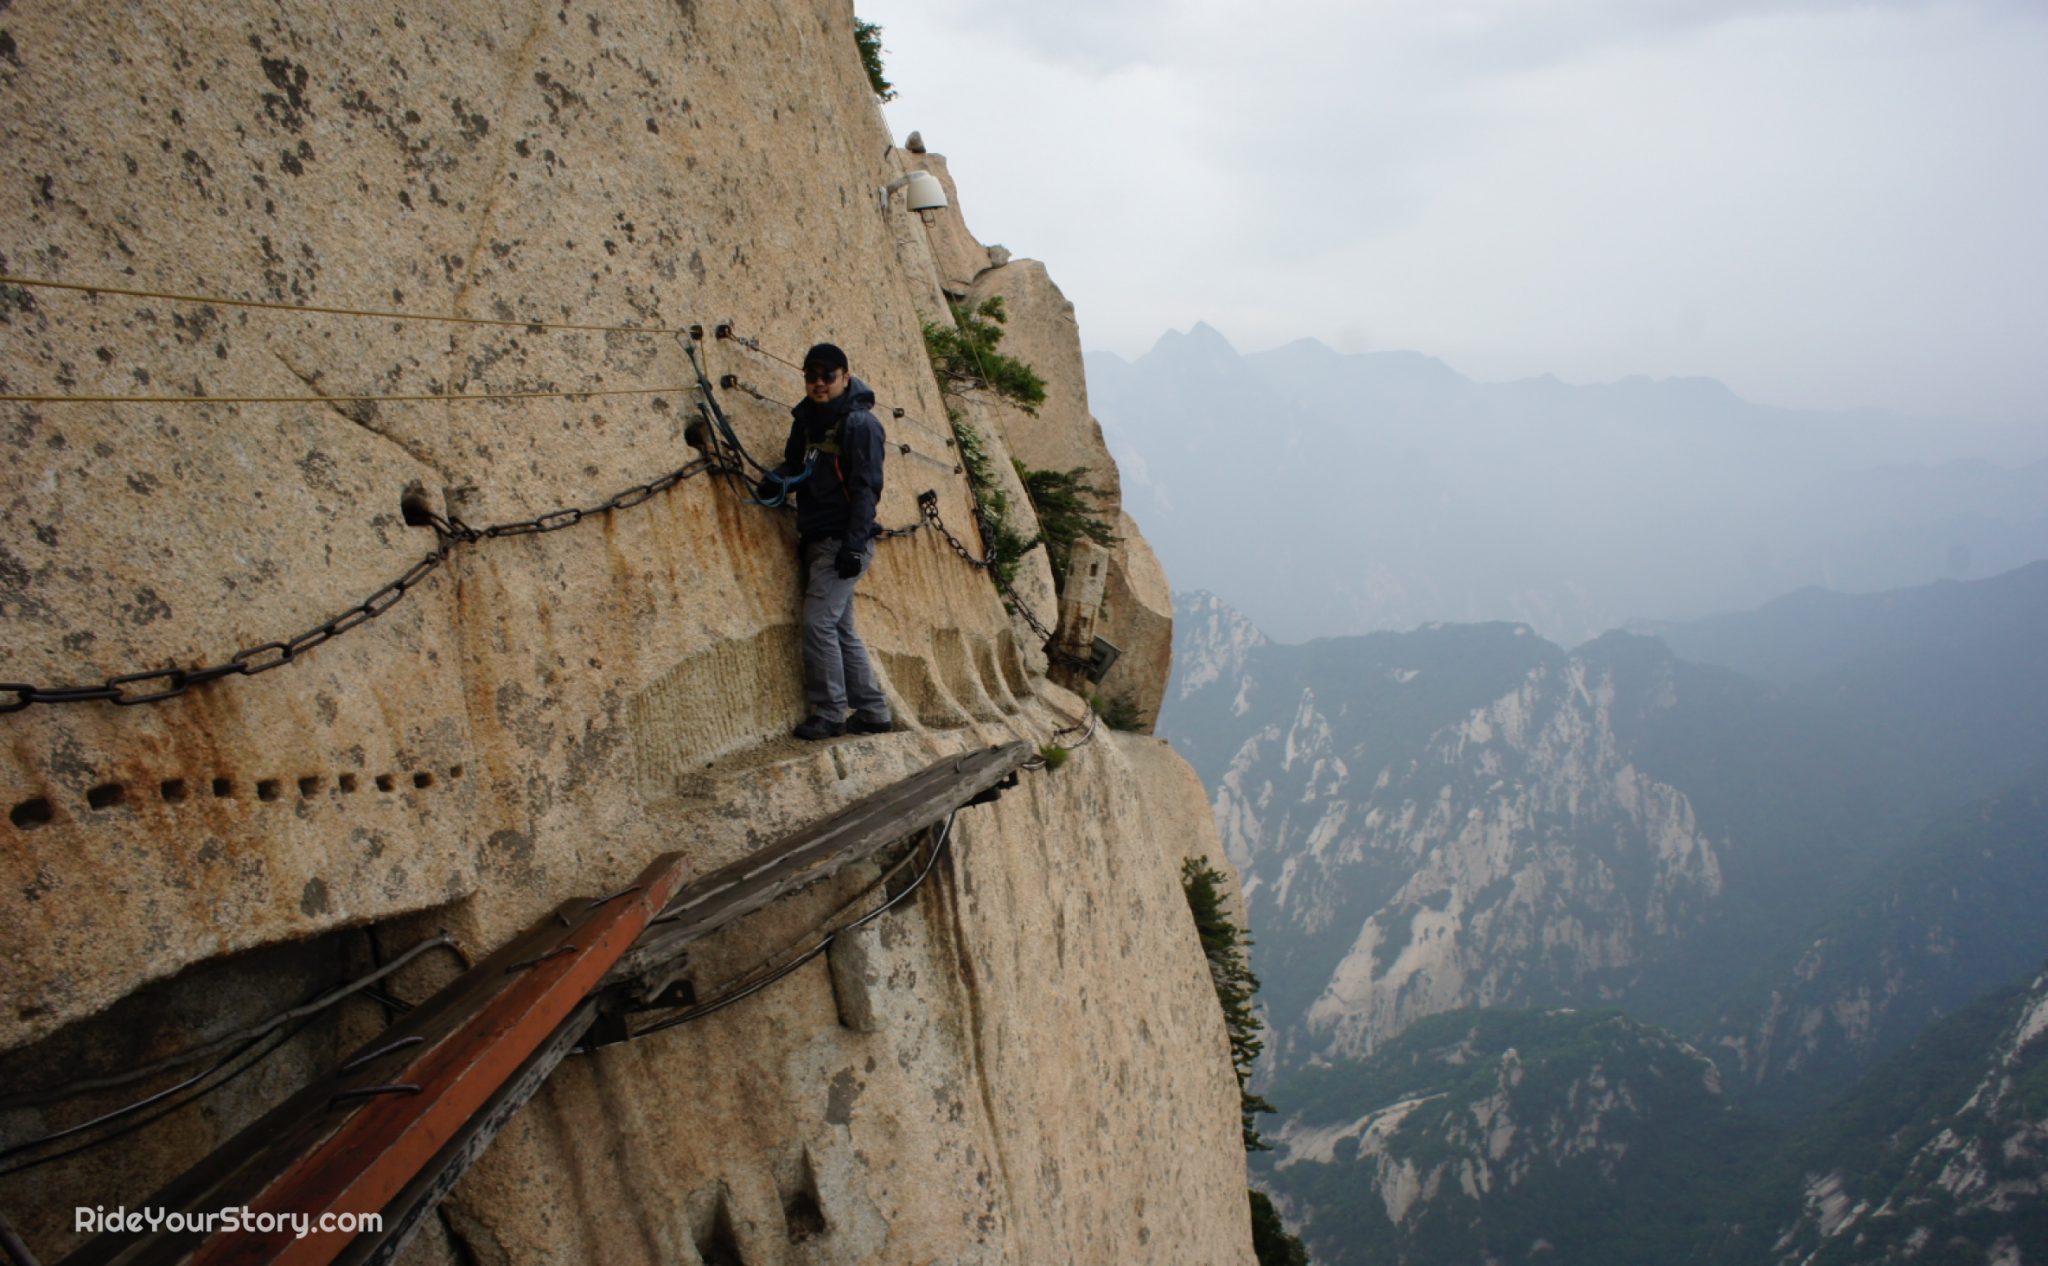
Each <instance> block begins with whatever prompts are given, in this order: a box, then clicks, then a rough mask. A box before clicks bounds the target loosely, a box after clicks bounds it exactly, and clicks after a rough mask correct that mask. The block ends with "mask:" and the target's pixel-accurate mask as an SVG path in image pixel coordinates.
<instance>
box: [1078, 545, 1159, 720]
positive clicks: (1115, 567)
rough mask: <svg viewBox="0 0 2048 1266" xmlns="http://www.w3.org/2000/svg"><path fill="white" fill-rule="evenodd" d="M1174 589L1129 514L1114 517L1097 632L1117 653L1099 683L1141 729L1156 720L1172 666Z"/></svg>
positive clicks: (1102, 689) (1103, 692)
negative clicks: (1114, 530)
mask: <svg viewBox="0 0 2048 1266" xmlns="http://www.w3.org/2000/svg"><path fill="white" fill-rule="evenodd" d="M1173 619H1174V612H1173V591H1172V590H1171V589H1170V588H1168V586H1167V583H1166V571H1165V569H1164V568H1162V567H1160V565H1159V557H1158V555H1156V554H1154V553H1153V552H1152V547H1151V546H1150V545H1148V544H1146V543H1145V538H1144V537H1143V536H1142V535H1140V534H1139V532H1138V525H1137V524H1136V523H1134V522H1132V520H1131V516H1130V515H1128V514H1125V515H1120V516H1118V520H1117V542H1116V545H1115V546H1114V547H1113V548H1112V549H1111V551H1110V556H1109V583H1108V585H1107V588H1106V591H1105V593H1104V595H1103V604H1102V619H1101V620H1100V621H1099V622H1098V623H1097V625H1096V632H1097V633H1098V634H1099V635H1101V636H1102V637H1105V638H1108V639H1109V641H1110V642H1112V643H1114V644H1115V646H1116V647H1117V649H1118V650H1119V651H1121V652H1122V654H1121V655H1120V656H1119V658H1118V659H1117V661H1116V663H1115V664H1114V665H1113V666H1112V667H1111V668H1110V670H1109V672H1108V674H1107V675H1105V676H1104V677H1103V679H1102V682H1101V694H1102V695H1103V697H1105V698H1108V699H1111V700H1122V701H1128V703H1129V704H1130V706H1131V708H1132V710H1133V711H1134V712H1136V714H1137V718H1138V724H1139V727H1140V728H1141V729H1143V730H1144V731H1145V732H1146V733H1148V734H1149V733H1150V732H1151V731H1152V727H1153V726H1154V725H1155V724H1157V723H1158V721H1159V705H1160V704H1161V703H1162V702H1164V701H1165V697H1166V683H1167V679H1168V676H1169V675H1170V674H1171V672H1172V671H1173Z"/></svg>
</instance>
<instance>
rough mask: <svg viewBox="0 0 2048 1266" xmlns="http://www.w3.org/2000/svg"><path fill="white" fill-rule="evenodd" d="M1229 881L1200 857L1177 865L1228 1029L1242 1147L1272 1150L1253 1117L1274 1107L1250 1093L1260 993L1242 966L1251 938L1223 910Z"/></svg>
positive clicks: (1248, 969)
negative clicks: (1255, 998) (1255, 1003)
mask: <svg viewBox="0 0 2048 1266" xmlns="http://www.w3.org/2000/svg"><path fill="white" fill-rule="evenodd" d="M1227 882H1229V881H1228V880H1226V879H1225V878H1224V876H1223V875H1222V873H1221V872H1220V871H1218V870H1217V869H1216V868H1215V867H1214V866H1211V865H1210V864H1209V863H1207V862H1205V861H1203V860H1202V859H1201V858H1199V857H1189V858H1185V859H1183V860H1182V862H1181V866H1180V886H1181V891H1182V892H1184V893H1185V894H1187V899H1188V912H1189V913H1190V914H1192V915H1194V916H1195V931H1196V933H1197V934H1198V935H1199V936H1200V937H1201V938H1202V954H1203V955H1204V956H1205V957H1206V958H1207V959H1208V960H1209V979H1210V981H1211V982H1213V983H1214V984H1215V986H1216V1001H1217V1002H1219V1003H1221V1004H1223V1024H1224V1027H1225V1028H1226V1029H1228V1030H1229V1031H1230V1063H1231V1066H1232V1067H1233V1068H1235V1069H1236V1070H1237V1094H1238V1100H1239V1106H1240V1109H1241V1113H1242V1116H1243V1130H1244V1146H1245V1150H1246V1151H1249V1152H1267V1151H1271V1150H1272V1148H1271V1147H1270V1146H1269V1145H1268V1144H1267V1143H1266V1141H1265V1140H1264V1139H1262V1138H1260V1137H1259V1131H1258V1128H1257V1127H1256V1126H1255V1125H1254V1124H1253V1118H1254V1117H1255V1116H1256V1115H1257V1114H1258V1113H1261V1112H1271V1111H1273V1105H1272V1104H1270V1103H1267V1102H1266V1101H1265V1100H1264V1099H1262V1098H1260V1097H1259V1096H1257V1095H1255V1094H1253V1093H1252V1092H1251V1091H1250V1089H1248V1086H1249V1085H1250V1082H1251V1075H1252V1065H1253V1064H1255V1063H1257V1062H1258V1059H1259V1052H1260V1051H1262V1050H1264V1049H1266V1044H1265V1042H1264V1041H1262V1040H1260V1038H1259V1017H1258V1016H1257V1015H1256V1014H1255V1013H1254V1012H1253V1011H1252V998H1253V996H1254V995H1255V994H1257V993H1258V991H1259V978H1258V977H1257V976H1254V975H1252V969H1251V966H1250V964H1248V963H1246V962H1245V957H1244V954H1245V950H1246V949H1248V948H1250V946H1251V943H1252V938H1251V937H1250V936H1248V935H1246V934H1245V932H1244V931H1243V929H1241V928H1239V927H1238V926H1237V925H1236V924H1235V923H1233V922H1231V920H1230V912H1229V911H1227V910H1225V909H1224V908H1223V893H1224V887H1223V885H1224V884H1226V883H1227Z"/></svg>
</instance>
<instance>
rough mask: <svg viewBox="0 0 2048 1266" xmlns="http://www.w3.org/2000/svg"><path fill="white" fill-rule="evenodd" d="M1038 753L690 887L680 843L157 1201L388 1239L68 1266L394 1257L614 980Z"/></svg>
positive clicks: (296, 1241)
mask: <svg viewBox="0 0 2048 1266" xmlns="http://www.w3.org/2000/svg"><path fill="white" fill-rule="evenodd" d="M1030 756H1031V747H1030V745H1028V744H1025V743H1021V742H1020V743H1012V744H1009V745H1007V746H1005V747H999V748H990V749H987V750H985V751H979V752H971V753H965V754H962V755H959V756H952V757H947V758H944V759H942V760H939V761H936V762H934V763H933V764H932V765H930V766H928V767H927V768H925V769H924V770H922V771H920V772H919V773H917V774H913V775H912V776H910V777H909V778H906V779H904V780H903V781H901V782H899V783H897V784H895V785H894V786H891V787H889V788H886V789H884V790H883V791H880V792H877V793H876V794H874V795H872V796H868V797H866V798H864V799H863V800H861V801H859V802H857V803H855V804H853V805H851V806H849V807H848V808H847V809H846V810H844V811H843V812H841V813H838V814H835V815H833V816H832V817H830V818H827V819H825V820H824V821H822V822H819V823H817V824H815V825H813V826H811V827H807V828H805V829H804V830H801V831H798V832H796V833H795V834H793V835H791V836H789V837H787V838H786V839H785V840H783V841H782V842H781V843H779V844H777V845H775V846H773V847H771V848H768V849H764V850H762V851H761V852H758V853H755V854H754V855H752V856H750V857H746V858H743V859H741V860H739V861H737V862H734V863H733V864H731V865H730V866H726V867H722V868H720V869H719V870H717V871H714V872H712V873H711V874H709V875H706V876H705V877H704V878H703V879H701V880H698V881H697V882H695V883H692V884H690V885H688V886H687V887H685V886H684V885H683V883H682V877H683V865H682V858H681V855H680V854H673V853H672V854H668V855H667V856H664V857H662V858H659V859H657V860H656V861H655V862H654V863H652V864H651V865H649V866H648V868H647V870H646V871H645V872H643V874H642V875H641V876H640V880H639V882H638V883H636V884H635V885H634V886H633V887H631V888H628V889H627V890H625V891H623V892H621V893H617V894H614V895H613V897H611V898H604V899H599V900H589V899H582V900H577V901H571V902H567V903H564V904H563V905H562V906H561V907H559V908H557V909H556V910H555V911H553V912H552V913H550V914H549V915H548V916H547V917H545V918H543V919H542V920H540V921H539V922H538V923H536V924H534V925H533V926H532V927H530V928H528V929H527V930H526V931H525V932H523V933H522V934H520V936H518V937H517V938H515V939H514V940H513V941H512V942H511V943H509V944H507V945H506V946H505V947H503V948H502V949H500V950H499V951H498V952H497V953H495V954H493V955H491V956H490V957H489V958H487V959H485V960H484V961H483V962H482V963H479V964H478V965H477V966H476V967H474V968H472V969H471V970H470V971H468V972H466V973H465V974H464V975H463V976H461V977H459V978H458V979H456V980H455V981H453V982H451V983H450V984H449V985H448V986H447V987H446V988H444V989H442V990H441V991H440V992H439V993H437V994H436V995H434V997H433V998H430V999H429V1000H428V1001H427V1002H426V1003H424V1004H422V1005H421V1006H419V1007H417V1008H415V1009H414V1010H413V1011H412V1012H410V1013H408V1014H407V1015H406V1016H404V1017H403V1018H401V1019H400V1021H399V1022H398V1023H397V1024H394V1025H393V1026H392V1027H391V1028H390V1029H387V1030H386V1031H385V1032H384V1033H382V1034H380V1035H379V1036H378V1037H377V1038H376V1039H374V1040H373V1041H371V1042H369V1043H367V1044H365V1045H364V1046H363V1047H362V1048H360V1049H359V1050H358V1051H357V1052H355V1054H354V1055H352V1056H351V1058H350V1059H349V1060H348V1061H346V1062H345V1063H344V1064H343V1065H342V1067H341V1068H340V1069H339V1070H337V1071H336V1072H334V1073H332V1074H330V1075H328V1076H326V1077H323V1078H321V1079H320V1080H318V1081H316V1082H314V1083H313V1084H312V1085H309V1086H307V1087H306V1088H305V1089H303V1090H301V1091H300V1092H299V1093H297V1094H295V1095H293V1096H292V1097H291V1098H290V1099H288V1100H287V1101H286V1102H285V1103H284V1104H282V1105H280V1106H279V1107H277V1108H276V1109H273V1110H272V1111H271V1112H269V1113H266V1114H265V1115H264V1116H263V1117H262V1118H261V1119H260V1120H258V1121H257V1122H255V1123H254V1124H253V1125H251V1126H249V1127H248V1128H247V1129H244V1130H243V1131H241V1132H240V1133H239V1134H237V1135H236V1136H235V1137H234V1138H233V1139H232V1140H230V1141H229V1142H228V1143H227V1144H226V1145H224V1146H223V1147H221V1148H220V1149H217V1150H216V1151H215V1152H214V1153H213V1154H212V1155H211V1156H209V1157H207V1158H206V1159H205V1160H203V1161H202V1162H200V1164H198V1165H196V1166H194V1167H193V1168H192V1169H191V1170H189V1171H187V1172H186V1173H185V1174H183V1175H181V1176H180V1177H179V1178H177V1179H175V1180H173V1181H172V1182H171V1183H170V1184H168V1185H167V1186H165V1187H164V1188H163V1189H162V1190H161V1191H159V1192H158V1193H156V1195H154V1196H152V1197H151V1198H150V1200H149V1201H148V1202H147V1204H148V1205H150V1206H154V1207H159V1208H164V1209H170V1210H196V1211H205V1210H218V1209H226V1208H235V1209H246V1210H249V1211H252V1212H254V1213H258V1214H264V1213H270V1214H291V1215H301V1214H303V1215H308V1216H311V1217H314V1218H318V1217H319V1215H321V1214H322V1213H328V1212H357V1213H367V1212H377V1213H382V1214H384V1216H385V1229H384V1231H383V1232H382V1233H380V1234H378V1235H376V1236H365V1237H355V1236H350V1235H344V1234H341V1233H328V1234H324V1235H323V1234H313V1235H308V1236H306V1237H304V1238H297V1237H295V1236H293V1234H292V1233H291V1232H290V1231H288V1230H287V1231H281V1232H277V1233H274V1234H258V1233H255V1232H237V1233H235V1234H232V1235H230V1234H226V1233H220V1234H215V1235H213V1236H211V1237H205V1236H201V1235H199V1234H196V1233H186V1234H180V1235H172V1234H170V1233H168V1232H158V1233H155V1234H148V1233H145V1234H143V1235H102V1236H100V1237H97V1238H95V1239H94V1240H92V1241H90V1242H88V1243H87V1244H86V1245H84V1246H83V1247H81V1248H80V1249H79V1250H78V1251H77V1252H76V1253H74V1254H72V1255H71V1256H70V1257H68V1258H66V1259H65V1266H144V1264H147V1266H168V1264H170V1263H190V1264H192V1266H255V1264H256V1263H288V1264H289V1266H327V1264H329V1263H333V1262H335V1261H338V1260H339V1261H345V1262H347V1263H348V1264H349V1266H367V1264H368V1263H374V1262H387V1261H389V1260H390V1259H391V1258H392V1257H394V1256H395V1255H396V1254H397V1252H398V1251H399V1249H400V1248H402V1247H403V1245H404V1243H405V1241H406V1240H407V1238H409V1236H410V1235H411V1233H412V1231H413V1229H414V1228H415V1227H416V1226H417V1225H418V1223H419V1220H420V1219H421V1218H422V1217H423V1216H424V1215H425V1213H427V1212H428V1211H430V1210H431V1209H432V1208H433V1207H434V1205H435V1204H436V1203H438V1201H439V1200H440V1198H441V1196H442V1195H444V1194H445V1193H446V1192H447V1190H448V1188H449V1187H450V1186H452V1185H453V1183H454V1182H455V1181H456V1179H457V1178H459V1177H460V1176H461V1174H462V1172H463V1171H464V1170H465V1169H466V1168H467V1167H468V1166H469V1164H470V1163H471V1162H472V1161H474V1159H475V1158H476V1156H478V1155H479V1154H481V1152H482V1150H483V1149H484V1148H485V1147H486V1146H487V1145H488V1144H489V1142H490V1140H491V1139H492V1138H493V1137H494V1136H495V1135H496V1134H497V1132H498V1131H499V1130H500V1129H501V1128H502V1127H503V1125H504V1124H505V1122H506V1121H507V1120H509V1119H510V1117H511V1115H512V1114H513V1113H514V1112H516V1111H517V1110H518V1109H519V1107H520V1106H521V1105H523V1104H524V1103H525V1102H526V1101H527V1100H528V1099H530V1098H531V1097H532V1096H533V1094H534V1093H536V1092H537V1091H538V1089H539V1087H540V1086H541V1085H542V1084H543V1082H544V1081H545V1080H546V1078H547V1076H548V1074H549V1073H550V1072H552V1071H553V1069H554V1068H555V1066H556V1065H557V1064H558V1063H559V1062H560V1060H561V1059H562V1058H563V1057H564V1055H566V1053H567V1052H568V1051H569V1049H570V1048H571V1047H572V1046H573V1045H574V1044H575V1043H576V1041H577V1040H578V1039H579V1038H580V1037H581V1036H582V1035H583V1033H584V1032H585V1031H586V1030H588V1028H589V1027H590V1025H591V1024H592V1022H593V1020H594V1018H595V1017H596V1016H597V1014H598V1008H599V1000H598V998H597V995H598V993H599V992H600V991H601V990H603V989H605V988H606V987H608V986H612V987H616V986H619V985H621V984H629V983H630V982H632V981H634V980H635V979H637V978H638V977H639V976H640V975H641V974H642V973H643V972H645V971H647V970H650V969H652V970H656V971H667V973H668V974H671V975H672V974H673V971H672V969H668V968H664V967H663V965H664V964H672V963H673V962H674V960H675V959H676V958H677V957H678V956H679V955H680V954H681V953H682V950H683V948H684V947H685V946H686V945H688V944H689V943H690V942H692V941H694V940H696V939H698V938H700V937H702V936H704V935H706V934H708V933H710V932H712V931H714V930H716V929H718V928H720V927H724V926H726V925H727V924H729V923H731V922H733V921H734V920H736V919H739V918H742V917H744V916H746V915H747V914H750V913H753V912H754V911H756V910H759V909H761V908H762V907H764V906H766V905H768V904H769V903H770V902H773V901H775V900H776V899H778V898H779V897H782V896H784V895H787V894H789V893H792V892H796V891H799V890H801V889H803V888H805V887H808V886H809V885H811V884H814V883H817V882H818V881H820V880H822V879H825V878H827V877H829V876H831V875H833V874H836V873H838V872H839V871H840V870H842V869H844V868H845V867H847V866H850V865H854V864H856V863H858V862H861V861H864V860H865V859H867V858H869V857H871V856H873V855H874V854H876V853H877V852H879V851H881V850H882V849H884V848H887V847H888V846H890V845H891V844H894V843H896V842H898V841H900V840H902V839H904V838H905V837H907V836H909V835H912V834H914V833H916V832H917V831H919V830H922V829H924V828H925V827H928V826H931V825H932V824H934V823H936V822H938V821H939V820H940V819H941V818H943V817H945V816H946V814H948V813H949V812H952V811H953V810H955V809H957V808H959V807H960V806H962V805H963V804H966V803H968V802H970V801H972V800H973V799H974V798H975V797H977V796H979V795H982V794H983V793H985V792H987V791H988V790H989V789H990V788H992V787H994V786H995V785H996V784H997V783H998V782H1000V781H1001V780H1003V779H1004V778H1006V777H1010V776H1012V775H1013V773H1014V771H1015V770H1016V769H1017V768H1018V767H1019V766H1021V765H1022V764H1023V763H1024V762H1025V761H1026V760H1028V759H1029V758H1030ZM395 1086H402V1087H404V1090H403V1091H402V1092H401V1091H393V1090H391V1089H390V1088H391V1087H395ZM380 1088H382V1089H380Z"/></svg>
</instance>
